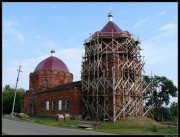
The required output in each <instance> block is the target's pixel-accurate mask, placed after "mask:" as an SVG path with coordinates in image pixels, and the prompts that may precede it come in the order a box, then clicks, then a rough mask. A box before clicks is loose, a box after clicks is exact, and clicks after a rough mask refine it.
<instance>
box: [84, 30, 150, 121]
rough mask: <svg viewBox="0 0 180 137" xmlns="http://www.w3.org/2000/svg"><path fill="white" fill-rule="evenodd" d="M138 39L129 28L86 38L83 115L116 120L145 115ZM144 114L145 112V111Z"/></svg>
mask: <svg viewBox="0 0 180 137" xmlns="http://www.w3.org/2000/svg"><path fill="white" fill-rule="evenodd" d="M139 44H140V41H139V40H138V39H137V40H135V38H134V37H133V35H132V34H130V33H129V32H128V31H124V32H122V33H115V32H111V33H101V32H96V33H94V34H93V35H92V36H91V37H90V38H89V39H87V40H85V42H84V48H85V54H84V56H83V58H82V72H81V79H82V102H83V108H82V116H83V117H84V118H86V117H89V118H91V119H97V120H104V119H110V120H112V121H114V122H115V121H116V120H117V119H120V118H122V117H123V118H125V117H127V116H144V115H147V114H148V112H150V111H149V110H150V108H149V109H145V110H144V98H143V93H144V92H146V91H147V89H149V85H145V83H143V81H142V75H143V74H142V73H143V71H144V70H143V66H144V62H143V60H142V56H141V55H140V50H141V48H140V46H139ZM145 113H146V114H145Z"/></svg>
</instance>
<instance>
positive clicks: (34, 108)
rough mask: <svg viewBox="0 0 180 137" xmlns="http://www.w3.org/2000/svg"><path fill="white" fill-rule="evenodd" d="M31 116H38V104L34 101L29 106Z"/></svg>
mask: <svg viewBox="0 0 180 137" xmlns="http://www.w3.org/2000/svg"><path fill="white" fill-rule="evenodd" d="M29 114H30V115H35V114H36V104H35V102H34V101H32V102H31V103H30V105H29Z"/></svg>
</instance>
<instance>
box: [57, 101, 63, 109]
mask: <svg viewBox="0 0 180 137" xmlns="http://www.w3.org/2000/svg"><path fill="white" fill-rule="evenodd" d="M58 110H62V100H59V101H58Z"/></svg>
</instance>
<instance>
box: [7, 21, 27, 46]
mask: <svg viewBox="0 0 180 137" xmlns="http://www.w3.org/2000/svg"><path fill="white" fill-rule="evenodd" d="M3 23H4V24H3V42H5V43H3V46H4V47H5V46H7V45H9V44H11V45H12V44H24V42H25V35H24V34H23V33H21V32H19V31H17V30H16V29H14V25H18V22H17V21H7V20H5V21H3ZM6 38H8V39H6ZM4 44H5V45H4Z"/></svg>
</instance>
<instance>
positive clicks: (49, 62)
mask: <svg viewBox="0 0 180 137" xmlns="http://www.w3.org/2000/svg"><path fill="white" fill-rule="evenodd" d="M52 53H55V51H54V50H51V54H52ZM41 70H43V71H47V70H52V71H53V70H56V71H63V72H69V69H68V67H67V66H66V64H65V63H64V62H63V61H62V60H60V59H59V58H57V57H54V56H53V55H51V56H50V57H48V58H46V59H44V60H43V61H41V62H40V63H39V64H38V65H37V67H36V68H35V70H34V72H37V71H41Z"/></svg>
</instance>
